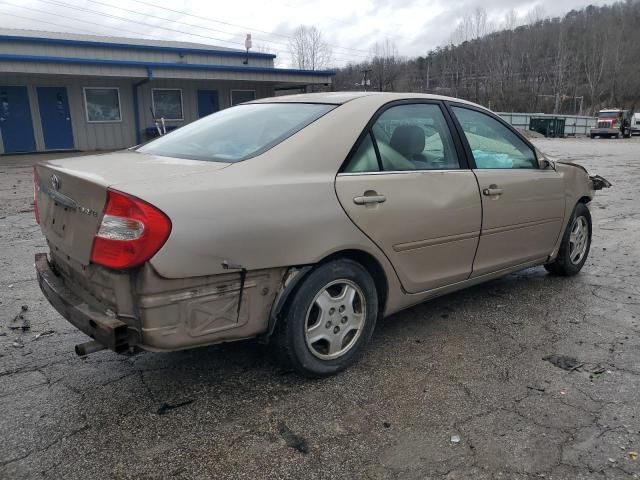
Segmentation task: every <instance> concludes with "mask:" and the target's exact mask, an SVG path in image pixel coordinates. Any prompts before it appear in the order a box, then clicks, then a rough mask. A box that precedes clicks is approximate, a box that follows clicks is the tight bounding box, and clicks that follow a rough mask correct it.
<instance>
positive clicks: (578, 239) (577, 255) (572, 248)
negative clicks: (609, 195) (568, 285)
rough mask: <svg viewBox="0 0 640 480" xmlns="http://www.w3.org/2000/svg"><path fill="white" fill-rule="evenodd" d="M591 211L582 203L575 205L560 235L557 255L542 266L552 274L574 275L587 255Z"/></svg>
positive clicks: (590, 230) (590, 229) (580, 268)
mask: <svg viewBox="0 0 640 480" xmlns="http://www.w3.org/2000/svg"><path fill="white" fill-rule="evenodd" d="M591 232H592V228H591V213H590V212H589V209H588V208H587V207H586V205H584V204H583V203H579V204H577V205H576V208H574V210H573V214H572V215H571V218H570V219H569V223H568V224H567V228H566V230H565V232H564V235H563V236H562V243H561V244H560V250H559V251H558V256H557V257H556V258H555V260H554V261H553V262H551V263H547V264H546V265H545V266H544V268H545V269H546V270H547V271H548V272H549V273H551V274H552V275H559V276H563V277H570V276H573V275H576V274H577V273H578V272H579V271H580V270H582V267H583V266H584V264H585V262H586V261H587V257H588V256H589V249H590V248H591Z"/></svg>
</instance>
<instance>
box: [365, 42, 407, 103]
mask: <svg viewBox="0 0 640 480" xmlns="http://www.w3.org/2000/svg"><path fill="white" fill-rule="evenodd" d="M371 54H372V57H373V58H372V59H371V83H372V85H373V86H374V88H377V89H378V90H380V91H381V92H393V91H394V90H395V83H396V81H397V79H398V77H399V76H400V73H401V71H402V69H401V64H402V63H403V59H401V58H400V56H399V55H398V48H397V47H396V44H395V43H393V42H392V41H391V40H389V39H388V38H387V39H385V41H384V42H382V43H377V42H376V44H375V45H374V46H373V48H372V49H371Z"/></svg>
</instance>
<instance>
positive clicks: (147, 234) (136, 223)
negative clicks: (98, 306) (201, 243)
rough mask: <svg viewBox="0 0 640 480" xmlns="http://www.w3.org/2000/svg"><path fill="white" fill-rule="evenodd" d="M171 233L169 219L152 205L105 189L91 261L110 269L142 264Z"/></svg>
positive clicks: (158, 248)
mask: <svg viewBox="0 0 640 480" xmlns="http://www.w3.org/2000/svg"><path fill="white" fill-rule="evenodd" d="M169 233H171V220H169V217H167V216H166V215H165V214H164V213H163V212H161V211H160V210H158V209H157V208H156V207H154V206H153V205H150V204H148V203H147V202H145V201H143V200H140V199H139V198H136V197H132V196H130V195H127V194H125V193H122V192H118V191H116V190H111V189H109V190H107V204H106V205H105V207H104V215H103V217H102V223H101V224H100V229H99V230H98V233H97V234H96V236H95V238H94V240H93V248H92V249H91V261H92V262H93V263H98V264H100V265H104V266H105V267H109V268H117V269H122V268H131V267H137V266H139V265H142V264H143V263H144V262H146V261H147V260H149V259H150V258H151V257H153V255H155V253H156V252H157V251H158V250H160V247H162V245H164V242H166V241H167V238H169Z"/></svg>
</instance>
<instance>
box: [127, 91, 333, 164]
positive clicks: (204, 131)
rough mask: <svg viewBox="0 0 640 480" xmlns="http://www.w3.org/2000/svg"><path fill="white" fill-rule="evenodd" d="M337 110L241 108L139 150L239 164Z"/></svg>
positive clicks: (284, 105)
mask: <svg viewBox="0 0 640 480" xmlns="http://www.w3.org/2000/svg"><path fill="white" fill-rule="evenodd" d="M335 107H336V106H335V105H324V104H318V103H254V104H251V103H249V104H244V105H238V106H236V107H232V108H227V109H225V110H221V111H219V112H217V113H214V114H212V115H209V116H207V117H204V118H201V119H200V120H197V121H195V122H193V123H190V124H189V125H185V126H184V127H181V128H179V129H178V130H175V131H173V132H171V133H169V134H167V135H164V136H162V137H160V138H157V139H155V140H153V141H151V142H149V143H147V144H146V145H143V146H142V147H140V148H138V151H139V152H142V153H148V154H151V155H161V156H165V157H176V158H186V159H190V160H206V161H209V162H239V161H242V160H246V159H247V158H251V157H254V156H256V155H260V154H261V153H263V152H266V151H267V150H269V149H270V148H272V147H273V146H275V145H277V144H278V143H280V142H282V141H283V140H285V139H286V138H288V137H290V136H291V135H293V134H294V133H296V132H297V131H299V130H301V129H303V128H304V127H306V126H307V125H309V124H310V123H311V122H313V121H315V120H317V119H318V118H320V117H321V116H322V115H324V114H325V113H327V112H329V111H330V110H332V109H334V108H335Z"/></svg>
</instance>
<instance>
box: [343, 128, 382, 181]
mask: <svg viewBox="0 0 640 480" xmlns="http://www.w3.org/2000/svg"><path fill="white" fill-rule="evenodd" d="M346 171H347V172H352V173H357V172H379V171H380V168H379V164H378V157H377V156H376V151H375V148H374V147H373V141H372V140H371V134H369V135H367V136H366V137H364V138H363V139H362V142H360V146H359V147H358V150H356V152H355V153H354V155H353V157H352V158H351V161H350V162H349V165H348V166H347V169H346Z"/></svg>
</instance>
